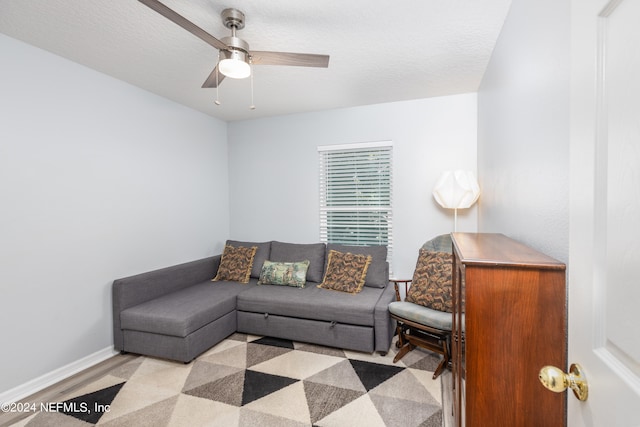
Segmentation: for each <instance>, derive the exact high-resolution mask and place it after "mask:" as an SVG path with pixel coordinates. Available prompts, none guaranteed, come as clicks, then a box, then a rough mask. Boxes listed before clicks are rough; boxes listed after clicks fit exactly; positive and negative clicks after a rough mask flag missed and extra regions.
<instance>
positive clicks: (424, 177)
mask: <svg viewBox="0 0 640 427" xmlns="http://www.w3.org/2000/svg"><path fill="white" fill-rule="evenodd" d="M476 111H477V110H476V95H475V94H465V95H456V96H449V97H441V98H430V99H423V100H417V101H406V102H397V103H389V104H380V105H371V106H364V107H356V108H349V109H338V110H331V111H324V112H315V113H306V114H297V115H289V116H280V117H274V118H265V119H256V120H248V121H241V122H234V123H230V124H229V126H228V140H229V182H230V210H231V222H230V231H231V236H232V238H234V239H239V240H245V239H247V240H248V239H255V240H257V241H262V240H282V241H292V242H294V241H295V242H301V243H306V242H317V241H318V240H319V213H318V203H319V202H318V198H319V196H318V166H317V165H318V153H317V147H318V146H319V145H331V144H347V143H355V142H366V141H386V140H391V141H393V143H394V153H393V156H394V177H393V179H394V225H393V227H394V243H393V244H394V265H393V266H392V268H393V273H394V275H395V276H396V277H408V278H410V277H411V276H412V274H413V270H414V267H415V262H416V259H417V256H418V249H419V248H420V246H421V245H422V244H423V243H424V242H425V241H427V240H429V239H430V238H432V237H435V236H436V235H438V234H443V233H449V232H451V231H452V230H453V212H451V211H447V210H444V209H442V208H440V207H439V206H438V204H437V203H436V202H435V201H434V199H433V197H432V195H431V190H432V188H433V185H434V184H435V181H436V179H437V178H438V176H439V174H440V172H441V171H443V170H447V169H468V170H472V171H474V172H475V167H476ZM458 230H459V231H476V212H475V208H472V209H469V210H467V211H466V212H464V211H460V212H459V217H458Z"/></svg>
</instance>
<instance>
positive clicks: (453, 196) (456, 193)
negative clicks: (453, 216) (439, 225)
mask: <svg viewBox="0 0 640 427" xmlns="http://www.w3.org/2000/svg"><path fill="white" fill-rule="evenodd" d="M479 196H480V187H479V186H478V181H476V178H475V176H473V172H471V171H461V170H457V171H446V172H443V173H442V174H441V175H440V178H438V181H437V182H436V185H435V186H434V188H433V197H434V198H435V199H436V201H437V202H438V203H439V204H440V206H442V207H443V208H447V209H466V208H470V207H471V206H472V205H473V204H474V203H475V202H476V200H478V197H479Z"/></svg>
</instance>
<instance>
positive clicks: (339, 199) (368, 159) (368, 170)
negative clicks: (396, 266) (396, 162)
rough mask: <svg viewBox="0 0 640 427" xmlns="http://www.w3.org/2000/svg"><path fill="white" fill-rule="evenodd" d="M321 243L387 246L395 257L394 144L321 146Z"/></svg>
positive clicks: (319, 149) (389, 257)
mask: <svg viewBox="0 0 640 427" xmlns="http://www.w3.org/2000/svg"><path fill="white" fill-rule="evenodd" d="M318 153H319V157H320V168H319V169H320V241H322V242H327V243H341V244H345V245H358V246H364V245H383V246H387V250H388V256H387V259H388V261H391V253H392V246H393V245H392V243H393V239H392V217H393V216H392V210H391V206H392V200H393V199H392V154H393V144H392V142H390V141H387V142H374V143H362V144H347V145H330V146H321V147H318Z"/></svg>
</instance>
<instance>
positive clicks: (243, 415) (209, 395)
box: [14, 334, 442, 427]
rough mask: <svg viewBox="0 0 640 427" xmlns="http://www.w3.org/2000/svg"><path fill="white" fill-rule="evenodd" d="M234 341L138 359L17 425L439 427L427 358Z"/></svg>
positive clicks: (417, 353) (266, 340)
mask: <svg viewBox="0 0 640 427" xmlns="http://www.w3.org/2000/svg"><path fill="white" fill-rule="evenodd" d="M395 351H396V349H395V345H393V346H392V348H391V351H390V352H389V353H388V354H387V355H386V356H381V355H379V354H377V353H376V354H369V353H360V352H354V351H346V350H339V349H335V348H329V347H322V346H316V345H310V344H304V343H297V342H292V341H288V340H282V339H276V338H270V337H257V336H251V335H243V334H234V335H232V336H231V337H229V338H227V339H226V340H224V341H222V342H221V343H220V344H218V345H217V346H215V347H213V348H212V349H210V350H209V351H207V352H206V353H204V354H202V355H201V356H199V357H198V358H197V359H196V360H195V361H193V362H192V363H190V364H182V363H178V362H172V361H167V360H162V359H155V358H151V357H143V356H140V357H137V358H136V359H134V360H132V361H129V362H127V363H126V364H124V365H121V366H119V367H118V368H115V369H114V370H112V371H111V372H109V373H108V374H107V375H105V376H103V377H102V378H100V379H99V380H97V381H95V382H93V383H91V384H89V385H87V386H86V387H84V388H83V389H81V390H78V391H76V392H75V393H74V394H73V395H70V396H65V398H64V399H63V400H62V401H61V402H56V403H55V407H54V408H53V410H52V411H44V412H43V411H40V412H38V413H36V414H34V415H32V416H31V417H29V418H27V419H25V420H22V421H21V422H19V423H17V424H14V425H15V426H31V427H36V426H70V427H74V426H87V425H100V426H113V427H115V426H154V427H156V426H189V427H195V426H224V427H230V426H260V427H269V426H274V427H289V426H291V427H299V426H339V427H343V426H347V427H356V426H366V427H375V426H405V427H407V426H420V427H436V426H437V427H441V426H442V403H441V401H442V395H441V386H440V380H439V379H437V380H433V379H432V378H431V376H432V374H433V370H434V369H435V368H436V366H437V364H438V357H437V356H436V355H434V354H433V353H430V352H427V351H423V350H420V349H416V350H414V351H412V352H411V353H409V354H407V355H406V356H405V357H404V358H403V359H402V360H401V361H399V362H397V363H395V364H394V363H393V357H394V354H395Z"/></svg>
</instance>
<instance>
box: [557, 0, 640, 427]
mask: <svg viewBox="0 0 640 427" xmlns="http://www.w3.org/2000/svg"><path fill="white" fill-rule="evenodd" d="M571 18H572V22H571V38H572V39H571V40H572V41H571V61H572V71H571V191H570V194H571V214H570V215H571V217H570V219H571V221H570V224H571V226H570V252H569V354H568V360H569V362H570V363H579V364H580V365H581V366H582V368H583V371H584V372H585V374H586V377H587V381H588V385H589V397H588V399H587V401H585V402H580V401H578V400H577V399H576V398H575V397H574V396H573V394H572V393H569V395H568V397H567V399H568V425H569V426H570V427H573V426H594V427H598V426H625V427H627V426H640V1H638V0H613V1H605V0H572V1H571Z"/></svg>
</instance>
